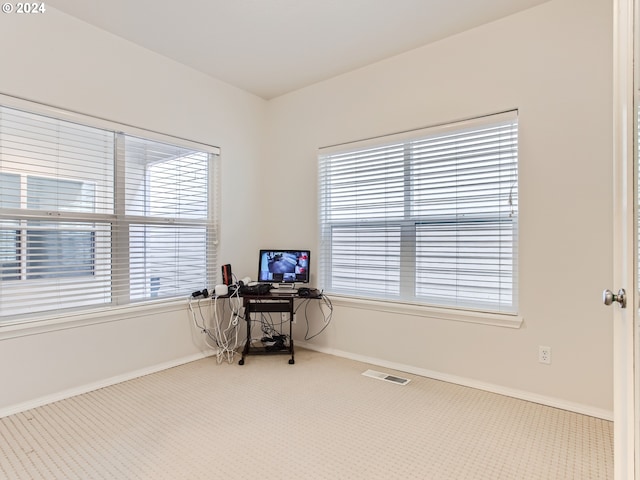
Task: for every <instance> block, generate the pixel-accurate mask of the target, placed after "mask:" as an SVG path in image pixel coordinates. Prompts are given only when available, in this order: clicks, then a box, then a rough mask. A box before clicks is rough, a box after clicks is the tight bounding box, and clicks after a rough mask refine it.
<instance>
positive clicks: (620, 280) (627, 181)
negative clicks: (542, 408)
mask: <svg viewBox="0 0 640 480" xmlns="http://www.w3.org/2000/svg"><path fill="white" fill-rule="evenodd" d="M638 1H639V0H614V2H613V5H614V38H613V44H614V52H613V59H614V71H613V94H614V98H613V112H614V117H613V144H614V145H613V147H614V148H613V163H614V199H613V203H614V212H613V242H614V248H613V281H614V283H615V290H614V291H616V292H618V289H624V290H626V294H624V295H623V293H625V292H622V291H621V290H620V292H619V293H620V294H618V293H616V294H608V295H605V303H612V304H613V305H612V307H610V308H612V309H613V310H612V313H613V315H612V316H613V322H614V324H613V342H614V345H613V350H614V375H613V383H614V385H613V387H614V465H615V467H614V468H615V479H616V480H630V479H635V480H640V474H639V473H638V472H637V470H638V468H637V466H640V457H639V456H638V452H637V450H638V449H637V445H640V441H639V438H640V437H639V435H640V432H639V430H638V427H637V426H636V420H635V419H636V418H640V416H639V415H638V411H639V408H638V406H637V405H636V402H637V401H638V399H640V396H639V395H638V393H637V392H638V386H639V385H640V380H639V379H638V377H637V374H635V373H634V370H635V369H634V363H635V361H634V359H638V358H640V355H639V352H638V351H637V350H636V349H637V348H638V347H637V341H636V330H637V329H636V327H635V326H636V325H637V318H638V313H637V292H638V287H637V283H636V272H637V271H638V258H637V255H636V252H637V245H638V238H637V228H636V222H635V218H637V217H636V205H637V201H636V185H637V173H636V172H637V169H636V168H635V167H636V162H635V160H636V155H635V151H636V147H635V145H636V144H637V140H638V138H637V131H638V128H637V126H636V122H635V118H637V117H636V108H635V105H637V99H638V96H637V95H636V93H635V92H637V91H638V82H637V79H638V75H637V71H634V56H637V51H638V49H637V48H636V47H637V39H638V38H640V35H638V32H637V31H636V30H635V29H637V28H638V27H637V22H636V21H635V19H636V15H637V4H638ZM634 52H636V53H634ZM636 63H637V62H636ZM634 78H635V79H636V80H635V82H634ZM625 302H626V305H624V303H625Z"/></svg>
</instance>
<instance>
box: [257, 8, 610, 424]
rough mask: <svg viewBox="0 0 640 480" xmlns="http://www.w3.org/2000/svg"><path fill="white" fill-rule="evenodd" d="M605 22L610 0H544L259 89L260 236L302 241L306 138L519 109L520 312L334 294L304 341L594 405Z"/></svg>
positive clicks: (309, 233)
mask: <svg viewBox="0 0 640 480" xmlns="http://www.w3.org/2000/svg"><path fill="white" fill-rule="evenodd" d="M611 37H612V6H611V2H610V1H608V0H590V1H589V2H584V1H581V0H553V1H551V2H549V3H545V4H543V5H541V6H539V7H536V8H533V9H531V10H528V11H525V12H523V13H521V14H518V15H515V16H512V17H508V18H505V19H502V20H500V21H497V22H494V23H492V24H489V25H485V26H483V27H481V28H477V29H474V30H472V31H468V32H466V33H463V34H461V35H457V36H455V37H452V38H449V39H445V40H443V41H440V42H438V43H435V44H432V45H429V46H426V47H423V48H420V49H417V50H414V51H411V52H409V53H406V54H403V55H400V56H397V57H394V58H391V59H389V60H386V61H383V62H380V63H377V64H375V65H371V66H368V67H365V68H362V69H360V70H358V71H354V72H351V73H349V74H345V75H342V76H340V77H337V78H334V79H331V80H328V81H325V82H321V83H318V84H316V85H313V86H311V87H308V88H305V89H302V90H299V91H296V92H293V93H290V94H288V95H285V96H282V97H279V98H277V99H274V100H272V101H271V102H270V103H269V120H270V121H269V126H270V128H269V132H268V136H269V139H270V144H269V148H270V151H271V154H270V158H271V162H270V163H269V170H268V171H266V172H264V174H265V181H266V182H267V183H270V182H273V183H274V184H275V183H276V182H279V183H280V184H286V185H288V186H290V188H289V190H288V195H289V197H290V198H295V199H296V202H294V203H293V204H292V210H291V212H290V216H287V217H280V219H279V224H280V225H282V224H285V225H289V228H280V229H272V230H271V231H270V234H269V236H268V237H267V238H266V239H265V241H270V243H271V244H273V245H281V244H285V245H288V244H295V245H303V246H312V248H313V249H314V250H316V251H317V226H316V219H317V216H316V211H317V201H316V192H317V189H316V188H315V187H316V152H317V148H318V147H322V146H327V145H332V144H337V143H342V142H348V141H353V140H358V139H364V138H369V137H373V136H377V135H383V134H388V133H393V132H399V131H404V130H408V129H414V128H418V127H424V126H429V125H434V124H439V123H442V122H447V121H454V120H459V119H465V118H469V117H473V116H477V115H483V114H487V113H492V112H499V111H502V110H507V109H512V108H518V109H519V118H520V122H519V124H520V150H519V153H520V157H519V158H520V194H519V204H520V211H519V214H520V216H519V222H520V242H519V247H520V263H519V267H520V313H521V315H522V316H523V317H524V324H523V326H522V327H521V328H519V329H510V328H502V327H495V326H486V325H478V324H469V323H460V322H453V321H446V320H438V319H435V318H430V317H429V316H426V315H425V316H413V315H403V314H393V313H388V312H384V313H380V312H375V311H372V310H363V309H357V308H351V307H349V306H344V305H341V306H337V307H336V309H335V312H334V318H333V323H332V325H331V327H330V328H329V329H328V330H327V332H326V333H325V334H323V335H321V336H319V337H318V338H317V339H315V340H314V341H313V342H312V343H313V345H315V347H316V348H320V349H325V350H327V351H332V350H333V351H338V352H340V353H341V354H345V355H349V356H353V357H356V358H369V359H374V360H376V361H378V362H380V363H385V362H386V363H389V364H397V365H401V366H405V367H408V368H409V369H413V370H415V371H427V372H431V373H433V374H435V375H437V376H440V377H441V378H451V379H455V380H459V381H462V382H466V383H468V384H472V385H486V386H487V387H488V388H490V389H494V390H496V391H506V392H507V393H513V394H516V395H518V396H522V397H527V398H532V399H535V398H539V399H541V400H543V401H546V402H547V403H552V404H555V405H558V406H563V407H568V408H573V409H576V410H579V411H583V412H587V413H593V414H595V415H600V416H604V417H608V416H610V414H611V411H612V408H613V406H612V405H613V403H612V325H611V323H612V318H611V313H610V311H609V310H607V309H606V308H605V307H604V306H602V304H601V293H600V292H601V291H602V289H603V288H607V286H608V285H610V284H611V279H612V274H611V267H610V264H611V260H612V257H611V254H610V251H611V247H612V240H611V223H610V221H609V220H608V219H609V218H610V216H611V211H612V202H611V198H612V185H611V184H612V180H611V179H612V177H611V172H612V162H611V153H612V126H611V125H612V123H611V120H612V41H611ZM271 200H272V202H274V203H275V202H277V201H278V199H277V198H272V199H271ZM294 231H295V232H296V233H295V234H294V236H293V240H294V241H291V240H290V238H291V232H294ZM314 246H315V247H314ZM315 267H317V265H315ZM539 345H545V346H550V347H552V360H553V363H552V364H551V365H543V364H540V363H538V346H539Z"/></svg>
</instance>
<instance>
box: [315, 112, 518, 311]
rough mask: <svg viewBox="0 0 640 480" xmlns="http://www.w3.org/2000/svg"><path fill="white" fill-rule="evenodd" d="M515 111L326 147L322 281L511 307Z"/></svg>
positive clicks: (340, 287) (384, 294)
mask: <svg viewBox="0 0 640 480" xmlns="http://www.w3.org/2000/svg"><path fill="white" fill-rule="evenodd" d="M517 148H518V122H517V112H515V111H513V112H507V113H503V114H498V115H492V116H487V117H482V118H478V119H474V120H470V121H466V122H460V123H456V124H450V125H444V126H439V127H434V128H429V129H423V130H419V131H413V132H406V133H403V134H399V135H392V136H388V137H382V138H378V139H375V140H370V141H366V142H357V143H352V144H347V145H341V146H337V147H330V148H326V149H321V151H320V153H319V197H320V198H319V208H320V213H319V220H320V234H321V238H320V255H319V270H320V274H319V278H320V284H321V287H322V288H324V289H325V291H327V292H329V293H333V294H343V295H348V296H355V297H364V298H372V299H387V300H395V301H400V302H407V303H418V304H428V305H434V306H444V307H460V308H467V309H476V310H481V311H488V312H504V313H515V312H517V218H518V207H517V194H518V155H517Z"/></svg>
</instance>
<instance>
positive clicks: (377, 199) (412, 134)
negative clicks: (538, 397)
mask: <svg viewBox="0 0 640 480" xmlns="http://www.w3.org/2000/svg"><path fill="white" fill-rule="evenodd" d="M504 122H506V123H511V124H513V125H515V131H516V140H515V144H513V142H512V147H510V148H512V149H513V148H515V159H516V164H515V169H516V170H515V175H516V176H515V178H514V179H513V186H512V189H511V192H510V195H509V199H508V202H509V205H506V206H505V207H507V208H508V210H509V212H508V216H507V217H506V219H505V217H504V216H502V217H500V218H498V216H496V215H494V214H493V213H492V214H490V215H489V214H487V215H484V216H483V215H482V214H480V215H477V214H475V213H474V214H473V215H472V216H473V217H474V218H473V221H474V222H483V221H485V222H489V221H497V222H505V224H508V225H509V226H508V227H507V235H511V237H512V248H513V251H512V257H513V264H512V266H511V278H510V279H509V281H511V282H512V283H513V288H512V294H511V301H510V302H507V304H504V303H503V304H501V303H500V301H484V302H483V300H482V299H481V300H480V301H470V302H460V301H459V299H455V298H454V299H451V298H442V297H441V296H439V295H438V294H437V293H436V294H435V295H432V296H430V295H422V296H420V295H417V294H415V291H416V285H415V281H416V280H415V279H416V278H417V277H416V268H417V267H416V262H415V260H411V261H408V260H407V259H408V258H412V257H415V255H416V248H417V243H416V242H417V240H416V238H417V237H416V229H417V228H419V226H420V225H428V224H431V225H436V224H437V223H438V222H451V221H456V222H461V221H463V220H464V215H461V214H458V215H457V217H456V215H453V216H452V217H451V216H450V217H447V216H446V215H423V214H416V212H415V210H416V209H415V208H414V206H415V203H416V202H417V201H416V200H415V197H416V196H417V194H415V192H413V193H411V188H412V187H410V186H408V185H410V184H411V183H412V182H413V181H414V178H413V177H412V175H411V174H410V173H409V172H410V170H409V164H410V159H408V155H407V153H406V151H407V148H409V147H408V145H409V144H410V143H411V142H414V141H419V140H423V139H426V141H430V140H429V139H432V138H435V139H438V138H439V137H446V136H447V135H452V134H456V133H458V132H466V131H473V130H474V129H481V128H483V127H484V126H486V125H490V124H501V123H504ZM385 148H386V149H388V150H386V151H385V150H384V149H385ZM381 152H382V153H381ZM367 155H369V157H370V158H372V160H371V162H372V163H371V165H373V162H374V161H379V162H380V165H383V164H384V165H385V167H380V168H387V170H386V172H387V176H388V178H389V179H385V180H384V181H382V183H376V182H377V181H378V180H377V179H376V178H374V177H375V176H376V175H377V174H376V173H375V171H371V170H370V171H365V170H364V168H363V167H362V166H360V167H354V169H356V170H354V171H357V172H358V173H353V174H343V173H340V172H338V173H337V174H336V173H334V172H336V171H337V170H336V168H341V166H342V168H345V167H346V166H347V165H348V164H349V162H351V163H352V164H354V163H355V162H352V160H353V159H354V158H355V159H358V156H360V158H362V159H366V158H367ZM511 155H513V153H512V154H511ZM318 156H319V231H320V242H319V243H320V252H319V261H318V265H319V286H320V287H321V288H323V289H325V291H326V292H327V293H329V294H331V295H332V296H333V297H336V298H337V300H336V302H337V304H340V303H345V304H347V305H350V306H357V307H358V308H372V309H375V310H381V309H382V310H388V309H391V310H392V311H396V312H402V313H408V314H417V315H424V316H431V317H436V318H442V319H451V320H462V321H471V322H474V323H488V324H492V325H500V326H511V327H519V326H520V325H521V322H522V318H521V317H520V315H519V314H518V288H517V285H518V268H517V267H518V265H517V238H518V233H517V232H518V218H517V217H518V216H517V213H518V207H517V111H510V112H504V113H502V114H496V115H490V116H486V117H480V118H475V119H471V120H467V121H464V122H455V123H450V124H446V125H439V126H436V127H430V128H426V129H420V130H414V131H409V132H403V133H401V134H394V135H388V136H384V137H378V138H374V139H370V140H365V141H358V142H352V143H347V144H341V145H337V146H333V147H326V148H322V149H320V150H319V153H318ZM385 156H388V157H389V160H387V159H385V158H384V157H385ZM400 158H402V160H399V159H400ZM341 161H342V162H344V163H342V164H340V163H339V162H341ZM394 161H397V162H399V163H398V164H402V165H403V166H402V167H398V169H395V170H394V168H395V167H394V165H395V164H394V163H393V162H394ZM365 162H366V160H365ZM385 162H386V163H385ZM363 164H366V163H363ZM400 168H403V169H404V173H402V172H400ZM357 169H359V170H357ZM372 169H373V170H375V167H372ZM360 172H362V173H360ZM332 175H333V177H332ZM349 175H352V176H351V177H349ZM402 175H404V178H401V177H402ZM358 178H363V179H367V178H368V179H373V181H372V182H371V183H372V184H373V187H372V188H373V189H378V191H379V192H380V193H371V191H366V188H367V186H366V182H365V181H364V180H363V181H362V185H361V186H359V187H358V186H354V187H350V188H352V189H354V191H355V189H358V188H359V189H360V190H359V191H364V194H363V195H362V199H363V201H362V205H366V206H367V207H368V209H369V212H366V213H365V212H364V209H361V211H360V212H356V210H357V209H356V208H354V207H352V205H353V203H350V201H349V200H350V199H347V201H346V202H345V201H343V202H342V205H346V209H347V211H346V212H345V213H341V211H340V210H339V209H338V207H336V206H334V205H332V204H333V203H336V204H337V202H336V200H335V198H337V196H336V195H335V191H334V192H333V193H332V192H331V189H332V186H331V185H338V183H336V182H339V181H353V182H354V183H358V184H360V183H361V182H360V180H358ZM335 179H337V180H335ZM394 179H395V180H394ZM394 181H395V182H396V184H397V185H396V186H394V185H391V186H390V187H388V188H385V187H384V186H383V185H385V182H394ZM332 182H333V183H332ZM403 182H404V185H402V183H403ZM363 185H364V186H363ZM398 185H400V186H399V187H398V188H399V189H401V190H402V192H403V193H402V194H401V195H396V193H395V191H396V187H397V186H398ZM425 188H426V187H425ZM428 188H431V187H428ZM424 191H425V192H427V190H424ZM344 192H345V191H343V192H340V193H344ZM418 194H419V192H418ZM344 195H345V196H348V195H350V194H349V192H346V193H344ZM412 195H413V196H412ZM502 196H504V194H502ZM372 205H373V206H372ZM376 205H378V206H376ZM349 208H351V210H353V211H354V212H355V213H352V214H350V213H349V212H348V209H349ZM487 208H488V207H487ZM336 212H337V213H336ZM483 219H484V220H483ZM487 225H488V223H487ZM349 227H351V228H356V229H363V228H364V229H373V228H376V227H377V228H379V229H380V231H386V232H391V231H393V229H396V230H397V232H398V233H397V235H398V241H397V242H396V245H397V246H396V247H394V248H395V250H396V253H394V252H390V253H389V254H388V255H387V254H383V253H381V254H380V257H381V259H386V261H392V264H391V266H390V268H388V270H389V271H390V272H391V273H389V272H388V271H387V269H385V268H384V266H383V263H381V264H380V266H381V268H380V272H379V275H377V277H378V278H377V280H379V281H378V282H377V284H376V283H375V282H372V283H371V284H369V285H367V284H366V282H365V284H364V288H358V286H357V285H354V286H352V287H350V286H349V285H348V284H349V281H350V278H349V277H348V275H349V271H348V266H347V267H346V270H345V273H346V275H347V276H345V278H344V279H343V282H342V283H339V280H340V279H339V278H338V277H336V276H335V275H334V274H333V272H332V269H334V268H335V265H336V262H335V261H334V260H333V259H332V258H333V252H332V242H333V240H332V238H333V237H332V235H333V232H334V231H335V229H340V228H343V229H344V228H349ZM380 238H381V237H380ZM407 239H409V240H407ZM352 241H353V240H352ZM372 245H373V248H375V251H376V252H382V251H383V250H382V249H383V248H384V244H379V245H376V244H375V242H374V243H372ZM353 248H354V249H358V248H360V250H359V254H361V253H362V247H358V245H357V244H356V245H355V246H354V247H353ZM507 270H508V269H507ZM383 273H384V274H383ZM503 273H504V272H503ZM389 274H391V275H392V278H390V279H385V275H389ZM353 275H354V276H357V273H356V274H353ZM365 276H366V275H365ZM387 280H390V281H387ZM336 281H338V283H336ZM389 285H391V286H392V288H390V287H389ZM334 303H335V302H334Z"/></svg>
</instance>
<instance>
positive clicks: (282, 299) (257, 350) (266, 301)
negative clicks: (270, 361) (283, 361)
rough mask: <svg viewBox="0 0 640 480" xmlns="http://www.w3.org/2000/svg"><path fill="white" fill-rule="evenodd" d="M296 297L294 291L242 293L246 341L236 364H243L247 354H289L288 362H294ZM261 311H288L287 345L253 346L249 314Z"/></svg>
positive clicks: (291, 363)
mask: <svg viewBox="0 0 640 480" xmlns="http://www.w3.org/2000/svg"><path fill="white" fill-rule="evenodd" d="M296 298H298V297H297V295H296V294H295V293H286V294H285V293H276V294H267V295H247V294H242V306H243V307H244V319H245V321H246V322H247V342H246V343H245V345H244V348H243V350H242V358H241V359H240V361H239V362H238V365H244V359H245V357H246V356H247V355H274V354H275V355H277V354H280V355H282V354H286V355H291V358H290V359H289V364H290V365H293V364H294V363H295V358H294V352H293V334H292V333H293V331H292V325H293V312H294V310H293V301H294V299H296ZM263 312H269V313H273V312H277V313H289V346H288V347H284V348H277V347H276V348H270V347H254V346H252V345H251V314H252V313H263Z"/></svg>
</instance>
